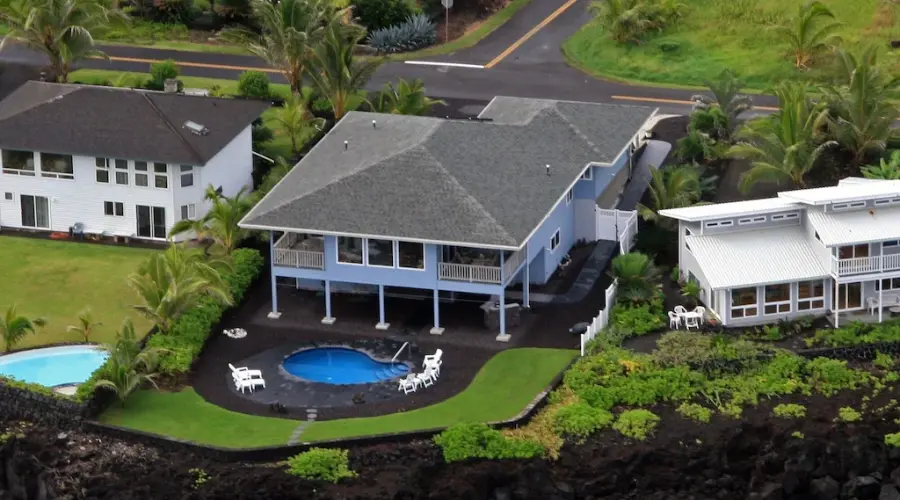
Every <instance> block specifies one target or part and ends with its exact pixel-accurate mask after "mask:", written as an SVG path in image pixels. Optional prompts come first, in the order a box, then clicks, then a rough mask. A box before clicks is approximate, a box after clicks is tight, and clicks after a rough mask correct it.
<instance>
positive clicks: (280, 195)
mask: <svg viewBox="0 0 900 500" xmlns="http://www.w3.org/2000/svg"><path fill="white" fill-rule="evenodd" d="M653 112H654V110H653V109H652V108H647V107H638V106H622V105H611V104H589V103H575V102H563V101H549V100H535V99H520V98H508V97H498V98H496V99H494V100H493V101H492V102H491V104H490V105H488V107H487V108H485V110H484V111H483V112H482V113H481V115H480V118H482V119H490V120H491V121H480V120H473V121H460V120H443V119H437V118H427V117H417V116H399V115H384V114H375V113H362V112H353V113H349V114H348V115H347V116H345V117H344V118H343V119H342V120H341V121H340V123H338V124H337V126H335V128H334V129H332V130H331V131H330V132H329V133H328V134H327V135H326V136H325V137H324V138H323V139H322V141H321V142H319V144H317V145H316V146H315V147H314V148H313V149H312V150H311V151H310V152H309V154H308V155H307V156H306V157H305V158H303V160H301V161H300V163H298V164H297V165H296V166H295V167H294V168H293V170H291V172H290V173H289V174H288V175H287V176H286V177H285V178H284V179H283V180H282V181H281V183H280V184H278V185H277V186H276V187H275V189H273V190H272V192H270V193H269V194H268V195H267V196H266V197H265V198H264V199H263V200H262V201H261V202H260V203H259V204H258V205H257V206H256V207H254V208H253V210H252V211H251V212H250V213H249V214H248V215H247V216H246V217H245V218H244V220H243V221H242V224H243V225H246V226H248V227H257V228H276V229H295V230H306V231H310V232H329V233H349V234H357V235H371V236H386V237H392V238H397V239H404V238H407V239H415V240H428V241H447V242H455V243H461V244H472V245H488V246H497V247H519V246H521V245H522V244H524V243H525V241H526V239H527V238H528V236H529V235H530V234H531V232H532V231H533V230H534V229H535V228H536V227H537V226H538V225H539V224H540V223H541V221H542V220H543V218H544V217H546V216H547V214H548V213H549V212H550V210H551V209H552V208H553V206H554V205H555V204H556V202H557V201H558V200H559V199H560V198H562V197H563V196H564V195H565V193H566V191H567V190H568V189H569V187H570V186H571V185H572V184H573V183H574V182H575V181H576V179H577V178H578V176H579V175H581V173H582V171H583V170H584V169H585V167H586V166H587V165H588V163H590V162H596V163H610V162H613V161H614V160H615V159H616V158H617V157H618V155H619V153H620V152H621V151H622V150H623V149H624V148H625V147H626V146H627V145H628V143H629V141H630V140H631V138H632V136H634V134H635V133H636V132H637V131H638V130H639V129H640V127H641V126H642V125H643V124H644V123H645V122H646V120H647V119H648V118H649V117H650V116H651V115H652V114H653ZM373 121H375V124H374V125H373V123H372V122H373ZM548 164H549V165H550V175H549V176H548V175H547V173H546V168H545V165H548Z"/></svg>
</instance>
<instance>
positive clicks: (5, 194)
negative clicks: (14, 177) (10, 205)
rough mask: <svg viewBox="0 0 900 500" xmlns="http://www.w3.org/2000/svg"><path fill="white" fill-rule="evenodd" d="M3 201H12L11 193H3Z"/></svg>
mask: <svg viewBox="0 0 900 500" xmlns="http://www.w3.org/2000/svg"><path fill="white" fill-rule="evenodd" d="M3 199H4V200H6V201H12V200H13V194H12V193H9V192H7V193H3Z"/></svg>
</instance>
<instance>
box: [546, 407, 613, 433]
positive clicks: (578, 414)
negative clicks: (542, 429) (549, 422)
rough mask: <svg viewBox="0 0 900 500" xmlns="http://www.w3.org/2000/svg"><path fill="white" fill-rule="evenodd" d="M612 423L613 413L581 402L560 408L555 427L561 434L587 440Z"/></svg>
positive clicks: (555, 418)
mask: <svg viewBox="0 0 900 500" xmlns="http://www.w3.org/2000/svg"><path fill="white" fill-rule="evenodd" d="M612 422H613V415H612V413H610V412H608V411H606V410H601V409H599V408H594V407H592V406H591V405H589V404H587V403H585V402H583V401H579V402H577V403H574V404H571V405H568V406H563V407H562V408H560V409H559V410H558V411H557V412H556V415H555V417H554V422H553V426H554V428H555V429H556V432H558V433H560V434H566V435H569V436H574V437H577V438H586V437H588V436H590V435H591V434H593V433H594V432H597V431H599V430H601V429H604V428H606V427H609V425H610V424H611V423H612Z"/></svg>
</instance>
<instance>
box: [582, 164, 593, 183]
mask: <svg viewBox="0 0 900 500" xmlns="http://www.w3.org/2000/svg"><path fill="white" fill-rule="evenodd" d="M593 178H594V167H588V168H586V169H585V170H584V172H582V173H581V179H582V180H585V181H589V180H593Z"/></svg>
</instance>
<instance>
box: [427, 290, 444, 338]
mask: <svg viewBox="0 0 900 500" xmlns="http://www.w3.org/2000/svg"><path fill="white" fill-rule="evenodd" d="M438 296H439V291H438V289H437V288H435V289H434V328H432V329H431V331H430V332H429V333H431V334H432V335H442V334H443V333H444V329H443V328H441V305H440V304H441V302H440V301H439V300H438Z"/></svg>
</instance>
